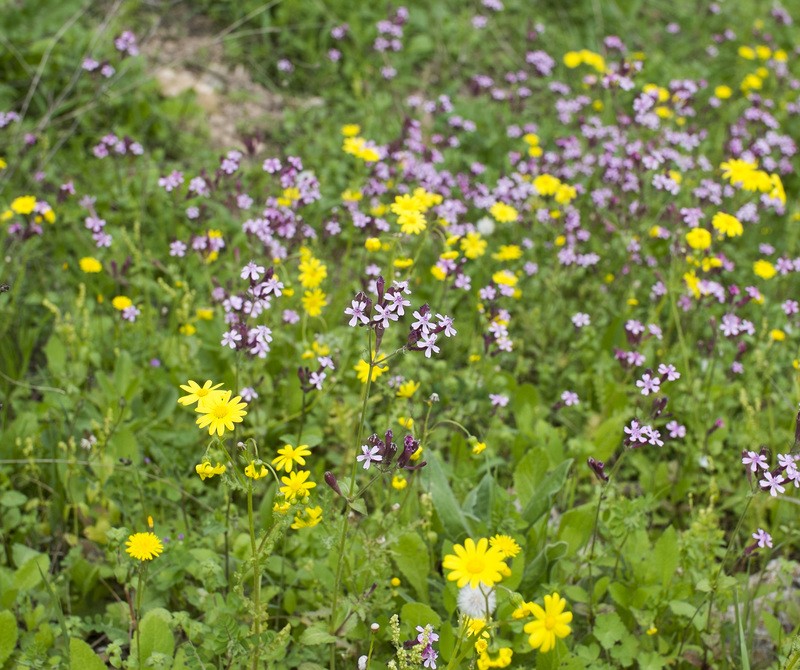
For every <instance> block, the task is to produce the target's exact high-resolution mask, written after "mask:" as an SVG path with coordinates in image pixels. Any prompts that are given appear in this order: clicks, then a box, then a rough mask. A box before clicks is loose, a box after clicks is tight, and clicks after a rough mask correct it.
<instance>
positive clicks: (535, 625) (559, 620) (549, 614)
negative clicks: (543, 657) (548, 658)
mask: <svg viewBox="0 0 800 670" xmlns="http://www.w3.org/2000/svg"><path fill="white" fill-rule="evenodd" d="M566 606H567V601H566V600H565V599H564V598H562V597H561V596H559V595H558V593H553V594H552V595H547V596H545V597H544V608H542V607H540V606H539V605H538V604H536V603H530V610H531V614H533V616H534V617H535V619H536V620H535V621H530V622H528V623H526V624H525V627H524V629H523V630H524V631H525V632H526V633H528V634H529V637H528V643H529V644H530V645H531V647H533V648H534V649H538V650H539V651H541V652H542V653H547V652H548V651H550V650H552V649H553V648H555V646H556V638H565V637H567V636H568V635H569V634H570V633H571V632H572V630H571V629H570V627H569V626H568V625H567V624H568V623H569V622H570V621H572V612H565V611H564V608H565V607H566Z"/></svg>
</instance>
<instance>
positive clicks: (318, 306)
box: [301, 288, 328, 316]
mask: <svg viewBox="0 0 800 670" xmlns="http://www.w3.org/2000/svg"><path fill="white" fill-rule="evenodd" d="M301 302H302V303H303V309H304V310H306V314H308V315H309V316H319V315H320V314H322V308H323V307H326V306H327V305H328V296H326V295H325V294H324V293H323V292H322V290H321V289H318V288H315V289H314V290H313V291H306V292H305V293H304V294H303V298H302V301H301Z"/></svg>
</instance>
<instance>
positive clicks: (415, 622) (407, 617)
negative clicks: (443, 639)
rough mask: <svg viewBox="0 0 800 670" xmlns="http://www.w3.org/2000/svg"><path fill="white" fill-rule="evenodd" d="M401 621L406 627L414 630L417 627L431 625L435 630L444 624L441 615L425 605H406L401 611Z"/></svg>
mask: <svg viewBox="0 0 800 670" xmlns="http://www.w3.org/2000/svg"><path fill="white" fill-rule="evenodd" d="M400 621H401V623H403V624H404V625H405V626H410V627H411V630H414V629H415V628H416V627H417V626H423V627H424V626H426V625H428V624H431V625H432V626H433V627H434V628H438V627H439V625H440V624H441V623H442V620H441V618H439V615H438V614H436V612H434V611H433V610H432V609H431V608H430V607H429V606H428V605H426V604H425V603H406V604H405V605H403V607H402V608H401V609H400Z"/></svg>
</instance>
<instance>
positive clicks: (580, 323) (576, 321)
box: [572, 312, 591, 328]
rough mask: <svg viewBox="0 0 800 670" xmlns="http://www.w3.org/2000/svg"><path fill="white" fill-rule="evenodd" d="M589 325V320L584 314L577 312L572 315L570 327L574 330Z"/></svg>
mask: <svg viewBox="0 0 800 670" xmlns="http://www.w3.org/2000/svg"><path fill="white" fill-rule="evenodd" d="M590 323H591V318H590V317H589V315H588V314H586V313H585V312H577V313H576V314H573V315H572V325H573V326H575V327H576V328H584V327H585V326H588V325H589V324H590Z"/></svg>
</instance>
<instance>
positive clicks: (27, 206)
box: [11, 195, 36, 214]
mask: <svg viewBox="0 0 800 670" xmlns="http://www.w3.org/2000/svg"><path fill="white" fill-rule="evenodd" d="M34 207H36V198H35V197H33V196H32V195H21V196H20V197H19V198H14V200H13V201H12V202H11V209H12V210H14V211H15V212H16V213H17V214H30V213H31V212H32V211H33V208H34Z"/></svg>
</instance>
